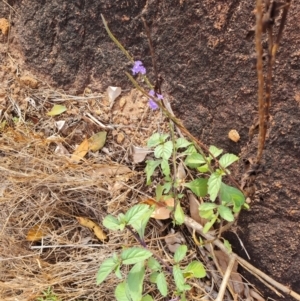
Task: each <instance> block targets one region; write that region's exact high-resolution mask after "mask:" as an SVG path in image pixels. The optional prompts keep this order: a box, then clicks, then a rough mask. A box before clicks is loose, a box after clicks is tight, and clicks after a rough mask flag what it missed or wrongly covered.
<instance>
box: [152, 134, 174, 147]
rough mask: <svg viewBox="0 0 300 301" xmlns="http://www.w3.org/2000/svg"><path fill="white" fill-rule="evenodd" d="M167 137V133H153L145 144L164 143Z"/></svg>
mask: <svg viewBox="0 0 300 301" xmlns="http://www.w3.org/2000/svg"><path fill="white" fill-rule="evenodd" d="M168 137H169V134H159V133H155V134H153V135H152V136H151V137H150V138H149V140H148V143H147V146H148V147H155V146H157V145H159V144H160V143H164V142H165V140H166V139H167V138H168Z"/></svg>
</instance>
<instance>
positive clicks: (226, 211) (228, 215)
mask: <svg viewBox="0 0 300 301" xmlns="http://www.w3.org/2000/svg"><path fill="white" fill-rule="evenodd" d="M218 212H219V213H220V216H221V217H222V218H224V219H225V220H226V221H228V222H233V221H234V216H233V214H232V212H231V210H230V208H228V207H226V206H224V205H219V206H218Z"/></svg>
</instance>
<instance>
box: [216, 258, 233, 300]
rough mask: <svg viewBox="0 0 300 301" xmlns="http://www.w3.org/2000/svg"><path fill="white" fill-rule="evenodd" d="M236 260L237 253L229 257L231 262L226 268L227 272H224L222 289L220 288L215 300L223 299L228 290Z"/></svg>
mask: <svg viewBox="0 0 300 301" xmlns="http://www.w3.org/2000/svg"><path fill="white" fill-rule="evenodd" d="M235 261H236V255H235V254H234V255H232V256H231V257H230V259H229V263H228V266H227V269H226V272H225V274H224V277H223V280H222V283H221V286H220V289H219V293H218V297H217V298H216V299H215V301H223V297H224V294H225V291H226V286H227V284H228V281H229V278H230V275H231V271H232V269H233V266H234V263H235Z"/></svg>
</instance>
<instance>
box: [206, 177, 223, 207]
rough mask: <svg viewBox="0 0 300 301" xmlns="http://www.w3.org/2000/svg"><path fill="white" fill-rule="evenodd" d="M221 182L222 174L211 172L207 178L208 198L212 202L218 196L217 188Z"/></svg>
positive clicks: (218, 188)
mask: <svg viewBox="0 0 300 301" xmlns="http://www.w3.org/2000/svg"><path fill="white" fill-rule="evenodd" d="M221 183H222V176H221V175H220V174H218V173H216V172H214V173H213V174H211V176H210V177H209V179H208V182H207V185H208V190H207V191H208V194H209V197H210V200H211V201H212V202H214V201H215V200H216V198H217V196H218V193H219V190H220V188H221Z"/></svg>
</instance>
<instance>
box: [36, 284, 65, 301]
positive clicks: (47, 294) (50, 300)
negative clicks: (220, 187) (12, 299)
mask: <svg viewBox="0 0 300 301" xmlns="http://www.w3.org/2000/svg"><path fill="white" fill-rule="evenodd" d="M36 301H60V299H59V298H58V297H57V296H56V295H55V294H54V293H53V291H52V288H51V287H48V288H47V290H45V291H43V296H42V297H39V298H37V299H36Z"/></svg>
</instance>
